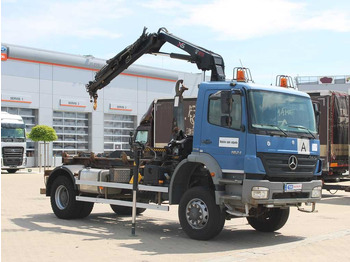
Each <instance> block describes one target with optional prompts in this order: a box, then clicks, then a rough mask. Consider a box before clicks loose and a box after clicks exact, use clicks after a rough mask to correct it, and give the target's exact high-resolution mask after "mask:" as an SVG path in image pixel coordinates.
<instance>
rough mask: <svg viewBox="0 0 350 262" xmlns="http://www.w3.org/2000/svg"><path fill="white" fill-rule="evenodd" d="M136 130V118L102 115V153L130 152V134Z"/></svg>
mask: <svg viewBox="0 0 350 262" xmlns="http://www.w3.org/2000/svg"><path fill="white" fill-rule="evenodd" d="M135 128H136V116H130V115H114V114H105V115H104V151H105V153H107V152H113V151H115V150H123V151H125V150H130V146H129V137H130V132H131V131H134V129H135Z"/></svg>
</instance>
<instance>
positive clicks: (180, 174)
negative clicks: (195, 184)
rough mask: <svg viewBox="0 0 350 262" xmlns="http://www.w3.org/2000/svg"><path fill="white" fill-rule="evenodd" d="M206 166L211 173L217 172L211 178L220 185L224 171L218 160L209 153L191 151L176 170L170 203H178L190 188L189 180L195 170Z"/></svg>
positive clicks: (172, 181)
mask: <svg viewBox="0 0 350 262" xmlns="http://www.w3.org/2000/svg"><path fill="white" fill-rule="evenodd" d="M203 165H204V166H205V167H206V168H207V169H208V171H209V172H210V173H215V175H214V176H212V177H211V178H212V179H213V184H214V185H218V184H219V179H220V178H221V177H222V172H221V168H220V166H219V164H218V163H217V161H216V160H215V159H214V158H213V157H212V156H211V155H209V154H203V153H191V155H189V156H188V157H187V159H184V160H182V161H181V162H180V163H179V164H178V165H177V167H176V168H175V170H174V173H173V175H172V177H171V181H170V185H169V204H170V205H171V204H178V203H179V202H180V199H181V197H182V195H183V194H184V193H185V192H186V190H187V189H188V185H189V181H190V178H191V176H192V174H193V173H194V171H195V170H196V169H197V168H198V167H199V166H203Z"/></svg>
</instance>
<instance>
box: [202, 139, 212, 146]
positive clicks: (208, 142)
mask: <svg viewBox="0 0 350 262" xmlns="http://www.w3.org/2000/svg"><path fill="white" fill-rule="evenodd" d="M202 143H203V144H207V145H208V144H211V140H210V139H205V140H202Z"/></svg>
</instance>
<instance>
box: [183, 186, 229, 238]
mask: <svg viewBox="0 0 350 262" xmlns="http://www.w3.org/2000/svg"><path fill="white" fill-rule="evenodd" d="M178 212H179V220H180V224H181V227H182V229H183V230H184V231H185V233H186V234H187V235H188V236H189V237H190V238H193V239H197V240H209V239H211V238H213V237H215V236H217V235H218V234H219V233H220V232H221V230H222V228H223V227H224V224H225V213H224V212H223V211H222V210H221V209H220V207H219V206H218V205H216V203H215V197H214V194H213V192H212V191H211V190H210V189H209V188H206V187H193V188H191V189H189V190H188V191H187V192H185V194H184V195H183V196H182V198H181V200H180V204H179V211H178Z"/></svg>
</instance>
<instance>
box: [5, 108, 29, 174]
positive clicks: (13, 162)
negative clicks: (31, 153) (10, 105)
mask: <svg viewBox="0 0 350 262" xmlns="http://www.w3.org/2000/svg"><path fill="white" fill-rule="evenodd" d="M26 162H27V158H26V132H25V124H24V122H23V119H22V117H21V116H19V115H13V114H9V113H7V112H1V170H7V172H9V173H15V172H16V171H17V170H19V169H24V168H25V166H26Z"/></svg>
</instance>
